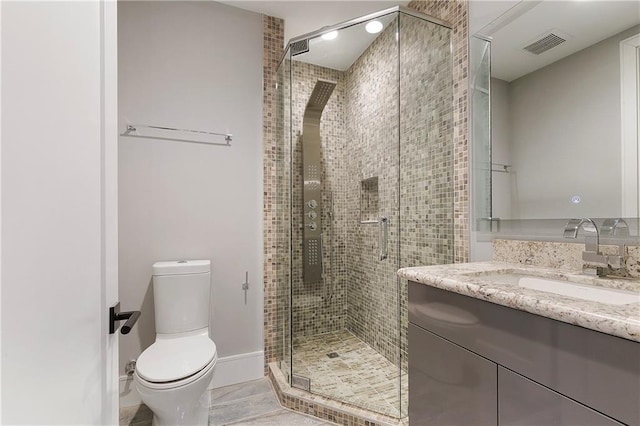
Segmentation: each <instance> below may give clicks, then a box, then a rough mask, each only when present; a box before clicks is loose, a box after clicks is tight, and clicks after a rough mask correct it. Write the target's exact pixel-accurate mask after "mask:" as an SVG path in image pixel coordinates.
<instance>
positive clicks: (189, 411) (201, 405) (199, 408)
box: [151, 390, 211, 426]
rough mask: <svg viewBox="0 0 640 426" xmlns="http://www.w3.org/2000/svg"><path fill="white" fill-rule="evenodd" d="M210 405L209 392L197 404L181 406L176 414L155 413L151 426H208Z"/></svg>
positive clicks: (176, 410)
mask: <svg viewBox="0 0 640 426" xmlns="http://www.w3.org/2000/svg"><path fill="white" fill-rule="evenodd" d="M210 405H211V398H210V394H209V391H208V390H207V391H206V392H205V393H203V394H202V397H201V398H200V399H199V400H198V401H197V402H196V403H192V404H184V405H179V406H177V407H175V412H171V413H167V412H161V413H159V415H157V414H156V412H155V411H154V412H153V420H152V423H151V424H152V426H183V425H184V426H186V425H198V426H201V425H202V426H204V425H208V424H209V406H210ZM158 411H160V410H158Z"/></svg>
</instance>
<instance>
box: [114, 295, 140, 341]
mask: <svg viewBox="0 0 640 426" xmlns="http://www.w3.org/2000/svg"><path fill="white" fill-rule="evenodd" d="M138 318H140V311H127V312H120V302H118V303H116V304H115V305H113V306H112V307H110V308H109V334H113V333H115V332H116V329H117V327H116V323H117V322H118V321H123V320H127V322H125V323H124V325H123V326H122V328H121V329H120V332H121V333H122V334H129V332H130V331H131V328H132V327H133V326H134V325H135V323H136V321H138Z"/></svg>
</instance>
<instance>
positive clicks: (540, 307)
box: [398, 262, 640, 342]
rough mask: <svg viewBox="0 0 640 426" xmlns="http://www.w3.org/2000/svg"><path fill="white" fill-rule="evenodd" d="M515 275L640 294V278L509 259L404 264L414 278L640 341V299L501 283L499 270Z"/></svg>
mask: <svg viewBox="0 0 640 426" xmlns="http://www.w3.org/2000/svg"><path fill="white" fill-rule="evenodd" d="M506 273H515V274H523V275H531V276H537V277H542V278H552V279H556V280H563V281H571V282H574V283H583V284H590V285H595V286H601V287H608V288H616V289H621V290H630V291H635V292H640V280H628V279H610V278H597V277H590V276H587V275H584V274H582V273H581V271H580V272H577V271H576V272H568V271H561V270H559V269H552V268H541V267H537V266H525V265H521V264H513V263H503V262H474V263H456V264H449V265H436V266H419V267H414V268H403V269H400V270H399V271H398V275H399V276H400V277H402V278H406V279H407V280H409V281H415V282H417V283H420V284H425V285H429V286H432V287H436V288H440V289H443V290H447V291H451V292H454V293H458V294H462V295H465V296H470V297H473V298H475V299H480V300H485V301H488V302H492V303H496V304H498V305H503V306H507V307H509V308H513V309H518V310H521V311H526V312H530V313H532V314H536V315H540V316H543V317H547V318H552V319H555V320H558V321H562V322H566V323H569V324H575V325H579V326H581V327H585V328H589V329H591V330H596V331H600V332H602V333H606V334H611V335H614V336H618V337H622V338H625V339H629V340H634V341H636V342H640V302H638V303H631V304H626V305H610V304H606V303H601V302H592V301H587V300H582V299H577V298H574V297H570V296H562V295H558V294H554V293H549V292H546V291H538V290H531V289H527V288H524V287H519V286H518V285H517V284H515V283H508V282H506V281H505V282H501V281H504V280H499V279H496V274H506Z"/></svg>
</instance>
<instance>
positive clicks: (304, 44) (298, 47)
mask: <svg viewBox="0 0 640 426" xmlns="http://www.w3.org/2000/svg"><path fill="white" fill-rule="evenodd" d="M308 51H309V40H308V39H304V40H300V41H296V42H294V43H291V56H296V55H300V54H302V53H307V52H308Z"/></svg>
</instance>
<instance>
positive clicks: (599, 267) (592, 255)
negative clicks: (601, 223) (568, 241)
mask: <svg viewBox="0 0 640 426" xmlns="http://www.w3.org/2000/svg"><path fill="white" fill-rule="evenodd" d="M580 228H584V243H585V250H584V251H583V252H582V260H584V262H585V265H584V271H585V272H586V273H589V274H591V275H598V276H599V277H603V276H605V275H606V271H605V268H608V267H609V260H608V258H607V256H606V255H604V254H602V253H600V247H599V244H600V236H599V234H598V226H597V225H596V224H595V222H594V221H593V220H592V219H588V218H585V219H571V220H569V222H567V225H566V226H565V227H564V237H565V238H574V239H575V238H577V237H578V231H579V230H580Z"/></svg>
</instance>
